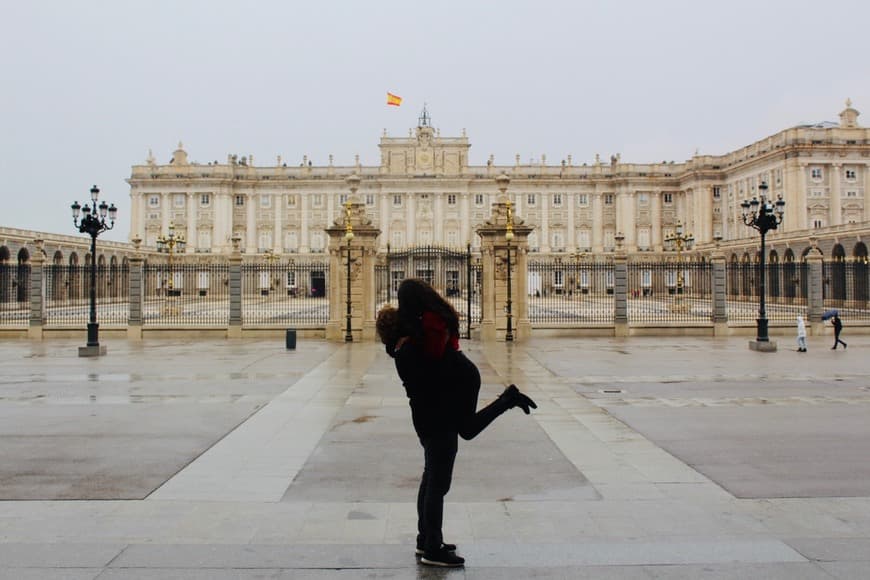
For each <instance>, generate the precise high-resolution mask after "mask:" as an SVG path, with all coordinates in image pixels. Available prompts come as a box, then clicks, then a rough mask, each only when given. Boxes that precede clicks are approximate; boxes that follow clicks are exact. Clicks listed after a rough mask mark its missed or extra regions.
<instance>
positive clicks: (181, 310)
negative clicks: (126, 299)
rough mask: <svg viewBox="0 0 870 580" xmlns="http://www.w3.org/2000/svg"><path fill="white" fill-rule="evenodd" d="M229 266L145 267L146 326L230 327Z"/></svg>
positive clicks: (144, 310) (152, 265) (148, 265)
mask: <svg viewBox="0 0 870 580" xmlns="http://www.w3.org/2000/svg"><path fill="white" fill-rule="evenodd" d="M229 274H230V270H229V265H227V264H207V265H198V264H172V265H170V264H145V265H144V267H143V271H142V276H143V279H142V288H143V293H144V294H143V299H142V326H143V327H174V326H178V327H226V326H227V325H228V323H229V316H230V290H229Z"/></svg>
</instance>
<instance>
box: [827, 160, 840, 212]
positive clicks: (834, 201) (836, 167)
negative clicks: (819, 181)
mask: <svg viewBox="0 0 870 580" xmlns="http://www.w3.org/2000/svg"><path fill="white" fill-rule="evenodd" d="M841 171H843V166H842V164H840V163H832V164H831V189H830V191H831V193H830V197H829V199H830V202H831V203H830V208H831V223H829V224H828V225H831V226H838V225H840V224H842V223H843V208H842V201H843V198H842V192H841V191H840V189H841V188H840V172H841Z"/></svg>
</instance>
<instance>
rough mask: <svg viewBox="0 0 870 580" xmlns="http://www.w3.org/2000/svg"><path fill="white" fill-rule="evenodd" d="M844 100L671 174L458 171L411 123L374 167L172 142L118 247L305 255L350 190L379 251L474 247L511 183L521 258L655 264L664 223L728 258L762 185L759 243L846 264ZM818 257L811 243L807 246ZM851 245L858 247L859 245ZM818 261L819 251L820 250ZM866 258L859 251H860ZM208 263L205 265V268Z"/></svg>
mask: <svg viewBox="0 0 870 580" xmlns="http://www.w3.org/2000/svg"><path fill="white" fill-rule="evenodd" d="M858 116H859V112H858V111H857V110H855V109H854V108H853V107H852V105H851V102H849V101H847V102H846V108H845V109H844V110H842V111H841V112H840V114H839V122H836V123H832V122H822V123H817V124H808V125H799V126H795V127H791V128H788V129H785V130H783V131H780V132H778V133H776V134H774V135H771V136H769V137H766V138H764V139H761V140H759V141H756V142H754V143H751V144H749V145H747V146H745V147H742V148H740V149H738V150H736V151H732V152H729V153H726V154H724V155H718V156H717V155H695V156H693V157H692V158H691V159H689V160H687V161H685V162H681V163H675V162H662V163H631V162H626V161H624V160H622V159H621V158H620V156H619V155H613V156H611V157H610V158H609V159H607V160H602V159H600V158H598V156H596V159H595V160H594V161H593V162H591V163H582V164H577V163H575V162H574V161H573V160H572V158H571V157H570V156H568V157H567V158H565V159H561V160H559V161H558V162H557V163H555V164H553V163H548V161H547V158H546V157H545V156H541V158H540V160H537V161H536V162H534V163H522V162H521V161H520V158H519V156H517V157H516V160H515V162H514V164H513V165H497V164H496V163H495V161H494V160H493V159H492V158H490V159H489V160H488V161H487V163H486V164H485V165H471V164H470V163H469V149H470V147H471V144H470V142H469V140H468V137H467V136H466V135H465V132H464V131H463V132H462V133H463V134H462V135H461V136H458V137H442V136H441V134H440V131H439V130H437V129H436V128H434V127H433V126H432V123H431V120H430V118H429V116H428V114H427V112H426V111H425V110H424V112H423V115H422V116H421V117H420V119H419V121H418V124H417V127H416V128H415V129H413V130H411V131H409V135H408V136H407V137H395V136H388V135H387V134H386V132H385V133H384V135H383V136H382V137H381V139H380V143H379V148H380V153H381V155H380V158H381V160H380V164H379V165H377V166H364V165H361V164H360V163H359V159H358V157H357V160H356V163H355V164H353V165H344V166H341V165H334V164H333V160H332V157H331V156H330V159H329V162H328V164H327V165H313V164H312V162H310V161H309V160H308V159H307V158H306V159H303V162H302V163H301V164H299V165H298V166H297V165H292V166H291V165H288V164H287V163H285V162H282V160H281V158H280V157H279V158H278V159H277V161H276V163H275V164H274V165H271V166H257V165H255V164H254V159H253V157H252V156H249V157H239V156H238V155H229V156H228V157H227V160H226V162H225V163H219V162H217V161H214V162H208V163H195V162H192V161H190V160H189V158H188V153H187V151H185V150H184V148H183V147H182V145H181V144H179V146H178V149H177V150H176V151H175V152H174V153H173V156H172V159H171V160H170V161H169V163H167V164H159V163H158V162H157V161H156V159H155V158H154V156H153V155H151V154H150V153H149V156H148V159H147V160H146V163H145V164H144V165H135V166H133V168H132V175H131V177H130V179H129V180H128V182H129V184H130V196H131V202H132V203H131V207H132V211H131V214H132V215H131V231H130V239H131V240H132V239H137V238H138V239H141V240H142V241H143V244H144V245H145V247H146V248H147V247H155V246H156V244H157V239H158V237H160V236H161V235H164V234H166V232H167V231H168V230H169V227H170V224H172V225H174V227H175V230H176V231H179V230H180V231H181V232H183V233H184V234H185V235H186V238H187V248H186V252H187V253H188V254H201V255H209V254H211V255H220V254H228V253H230V252H231V249H232V242H231V240H232V238H233V237H234V236H238V237H239V238H240V239H241V240H242V243H241V247H242V251H243V252H245V253H246V254H258V253H274V254H301V255H316V254H321V253H324V252H325V251H326V248H327V241H328V240H327V235H326V233H325V232H324V230H325V229H326V228H328V227H330V226H332V225H333V224H334V222H335V220H336V219H340V218H341V216H342V215H343V212H344V208H343V205H342V204H344V203H345V201H346V200H347V197H348V195H349V188H348V185H347V183H346V181H345V180H346V179H347V178H348V177H349V176H351V175H353V174H356V175H357V176H359V178H360V179H361V183H360V186H359V190H358V192H357V199H358V200H359V202H361V203H364V204H365V207H366V213H367V214H368V217H369V218H370V219H371V220H372V222H373V224H374V225H375V226H376V227H378V228H379V229H380V230H381V235H380V237H379V240H378V245H379V249H381V250H386V249H387V245H388V244H389V245H390V246H391V247H392V248H394V249H401V248H406V247H410V246H414V245H429V244H433V245H441V246H447V247H462V248H464V247H465V246H466V244H470V245H471V247H472V249H474V248H477V247H479V239H478V236H477V235H476V234H475V229H476V227H477V226H478V225H479V224H482V223H483V222H484V221H485V220H486V219H487V218H488V217H489V216H490V211H491V204H492V203H493V202H494V201H495V200H496V197H497V196H498V195H499V192H498V190H497V189H496V184H495V178H496V176H498V175H500V174H502V173H505V174H507V175H508V176H510V185H509V187H508V190H507V194H508V196H509V197H510V198H511V200H512V202H513V203H514V208H515V213H516V215H518V216H520V217H521V218H522V219H523V220H524V221H525V223H526V224H527V225H530V226H532V227H533V228H534V231H533V233H532V234H531V235H530V237H529V248H530V251H532V252H540V253H541V254H554V253H563V252H564V253H583V252H587V253H602V252H610V251H613V250H614V249H615V247H616V243H617V242H616V240H617V239H619V238H624V242H623V244H624V247H625V250H626V251H627V252H629V253H639V252H660V251H662V250H664V249H666V243H665V240H666V238H667V236H668V234H669V233H670V232H672V231H673V230H674V229H675V228H676V226H677V224H678V222H679V223H681V224H682V225H683V229H684V231H687V232H691V233H692V235H693V236H694V239H695V242H696V244H697V247H698V248H699V249H701V248H704V247H705V246H709V247H712V244H713V243H714V241H719V240H721V243H722V244H723V246H725V247H731V248H732V250H735V251H736V250H737V248H739V247H741V246H746V247H750V246H752V245H754V244H755V243H756V242H757V238H758V236H757V233H756V232H755V231H754V230H752V229H751V228H749V227H747V226H746V225H744V223H743V221H742V211H741V207H740V204H741V202H742V201H743V200H745V199H751V198H752V197H753V196H756V195H758V192H759V189H758V188H759V185H760V184H761V182H766V183H767V184H768V186H769V189H768V192H769V194H770V196H771V197H772V199H774V200H775V199H776V198H778V197H779V196H782V198H783V199H784V200H785V201H786V206H785V217H784V219H783V222H782V225H781V226H780V229H779V230H778V231H777V232H776V233H775V234H773V235H772V236H771V242H772V243H773V244H776V240H777V238H780V239H782V240H795V241H796V242H799V243H798V244H797V245H800V246H801V247H805V246H806V245H807V240H808V239H809V237H810V236H818V237H819V238H828V239H829V241H830V242H831V243H832V244H833V243H836V244H841V243H842V242H844V240H838V239H837V234H838V232H843V233H845V234H846V236H847V237H849V240H845V244H844V245H846V248H847V249H846V253H847V254H848V255H851V251H850V250H851V248H852V247H855V246H856V244H857V243H859V242H861V239H862V236H863V238H864V240H866V235H867V233H868V227H867V226H868V224H870V203H867V197H866V196H867V195H868V192H870V130H868V129H865V128H863V127H861V126H860V125H859V124H858ZM820 246H821V244H820ZM862 246H863V244H862ZM822 249H823V251H824V249H825V248H822ZM865 255H866V253H865ZM203 257H206V256H203Z"/></svg>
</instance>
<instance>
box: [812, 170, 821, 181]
mask: <svg viewBox="0 0 870 580" xmlns="http://www.w3.org/2000/svg"><path fill="white" fill-rule="evenodd" d="M810 177H812V178H813V179H814V180H816V181H821V180H822V168H821V167H813V168H812V169H810Z"/></svg>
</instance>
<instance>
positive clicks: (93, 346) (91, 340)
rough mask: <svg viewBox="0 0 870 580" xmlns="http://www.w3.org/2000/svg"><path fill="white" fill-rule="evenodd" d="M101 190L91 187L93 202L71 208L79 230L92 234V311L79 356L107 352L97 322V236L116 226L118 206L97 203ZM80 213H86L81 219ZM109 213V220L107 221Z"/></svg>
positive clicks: (75, 204)
mask: <svg viewBox="0 0 870 580" xmlns="http://www.w3.org/2000/svg"><path fill="white" fill-rule="evenodd" d="M99 197H100V190H99V188H97V186H96V185H95V186H93V187H92V188H91V203H90V205H89V204H88V202H85V204H84V205H80V204H79V202H77V201H76V202H73V204H72V206H70V207H71V209H72V214H73V224H74V225H75V226H76V227H77V228H78V230H79V232H81V233H83V234H88V235H89V236H91V312H90V322H88V343H87V346H86V347H84V348H80V349H79V356H99V355H101V354H104V353H105V347H100V325H99V324H97V236H99V235H100V234H101V233H103V232H105V231H107V230H110V229H112V228H113V227H115V219H116V218H117V217H118V208H116V207H115V204H114V203H113V204H112V205H108V204H107V203H106V202H105V201H103V202H102V203H100V204H99V205H97V200H98V199H99ZM80 213H82V214H84V215H83V216H82V218H81V221H79V215H80ZM107 215H108V218H109V221H108V222H106V216H107Z"/></svg>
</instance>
